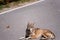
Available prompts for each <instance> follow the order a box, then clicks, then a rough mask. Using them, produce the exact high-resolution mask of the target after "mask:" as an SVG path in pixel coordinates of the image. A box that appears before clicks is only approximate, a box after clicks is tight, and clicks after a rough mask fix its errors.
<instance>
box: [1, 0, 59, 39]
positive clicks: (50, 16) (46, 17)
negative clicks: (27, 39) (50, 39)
mask: <svg viewBox="0 0 60 40" xmlns="http://www.w3.org/2000/svg"><path fill="white" fill-rule="evenodd" d="M28 21H33V22H34V23H35V26H36V27H39V28H46V29H49V30H51V31H52V32H54V33H55V35H56V39H55V40H60V0H45V1H43V2H41V3H37V4H34V5H31V6H27V7H24V8H21V9H17V10H15V11H12V12H8V13H6V14H2V15H0V40H19V38H20V37H22V36H24V34H25V29H26V25H27V23H28ZM7 26H10V27H7Z"/></svg>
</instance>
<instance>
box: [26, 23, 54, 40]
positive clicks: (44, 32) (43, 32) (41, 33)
mask: <svg viewBox="0 0 60 40" xmlns="http://www.w3.org/2000/svg"><path fill="white" fill-rule="evenodd" d="M28 29H29V30H30V29H32V30H30V34H29V32H26V35H27V34H29V35H28V36H29V37H31V39H36V38H39V37H41V39H46V40H47V39H54V38H55V34H54V33H53V32H51V31H50V30H48V29H40V28H34V24H33V23H30V24H28V25H27V30H28ZM27 30H26V31H27ZM31 31H32V32H31Z"/></svg>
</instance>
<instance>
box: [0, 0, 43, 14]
mask: <svg viewBox="0 0 60 40" xmlns="http://www.w3.org/2000/svg"><path fill="white" fill-rule="evenodd" d="M42 1H44V0H39V1H36V2H33V3H29V4H26V5H23V6H20V7H17V8H14V9H11V10H8V11H4V12H1V13H0V15H1V14H5V13H8V12H11V11H14V10H17V9H20V8H24V7H27V6H30V5H33V4H36V3H39V2H42Z"/></svg>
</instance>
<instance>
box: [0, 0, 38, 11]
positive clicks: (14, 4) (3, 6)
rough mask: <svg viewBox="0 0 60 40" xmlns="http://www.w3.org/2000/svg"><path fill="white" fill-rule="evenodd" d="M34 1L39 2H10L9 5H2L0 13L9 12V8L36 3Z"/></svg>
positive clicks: (32, 0)
mask: <svg viewBox="0 0 60 40" xmlns="http://www.w3.org/2000/svg"><path fill="white" fill-rule="evenodd" d="M34 1H37V0H14V1H13V2H10V3H7V4H0V12H3V11H4V10H9V8H15V7H18V6H22V5H24V4H25V3H29V2H34Z"/></svg>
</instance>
